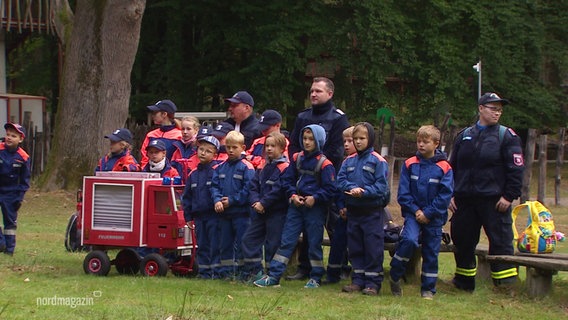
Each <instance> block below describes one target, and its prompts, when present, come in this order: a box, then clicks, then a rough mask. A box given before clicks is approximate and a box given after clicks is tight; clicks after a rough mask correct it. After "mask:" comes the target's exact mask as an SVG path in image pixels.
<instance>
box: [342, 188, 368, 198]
mask: <svg viewBox="0 0 568 320" xmlns="http://www.w3.org/2000/svg"><path fill="white" fill-rule="evenodd" d="M363 192H365V189H363V188H359V187H357V188H353V189H351V190H349V191H346V192H345V194H347V195H350V196H352V197H353V198H361V197H362V196H363Z"/></svg>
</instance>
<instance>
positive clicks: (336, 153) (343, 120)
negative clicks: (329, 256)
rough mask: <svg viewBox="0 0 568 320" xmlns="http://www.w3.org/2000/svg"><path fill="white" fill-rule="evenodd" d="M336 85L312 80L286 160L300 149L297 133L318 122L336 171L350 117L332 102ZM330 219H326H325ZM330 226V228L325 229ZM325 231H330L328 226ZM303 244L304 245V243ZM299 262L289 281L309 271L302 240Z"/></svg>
mask: <svg viewBox="0 0 568 320" xmlns="http://www.w3.org/2000/svg"><path fill="white" fill-rule="evenodd" d="M334 90H335V86H334V84H333V82H332V81H331V80H330V79H328V78H325V77H316V78H314V79H313V81H312V86H311V88H310V102H311V104H312V107H311V108H308V109H306V110H304V111H302V112H300V113H299V114H298V116H297V117H296V121H295V123H294V128H293V129H292V133H290V146H289V147H288V154H289V157H288V158H289V159H292V158H291V157H292V155H293V154H294V153H296V152H299V151H301V148H300V134H301V133H302V132H301V130H302V128H304V127H305V126H307V125H310V124H317V125H320V126H322V127H323V128H324V130H325V133H326V136H327V140H326V141H325V144H324V146H323V149H322V152H323V154H324V155H325V156H326V157H327V158H328V159H329V161H331V163H333V166H334V167H335V172H339V168H340V167H341V163H342V162H343V130H345V129H347V128H348V127H349V120H348V119H347V116H346V115H345V113H343V111H341V110H340V109H337V108H336V107H335V105H334V104H333V101H332V98H333V92H334ZM328 220H329V218H328ZM328 227H330V228H328ZM326 228H327V229H328V234H329V231H330V230H333V227H332V226H328V225H327V224H326ZM331 236H332V235H331ZM304 243H306V244H304ZM298 260H299V262H300V265H299V266H298V269H297V272H296V274H294V275H292V276H288V277H286V279H288V280H299V279H303V278H306V277H307V275H308V274H309V272H310V264H309V259H308V256H307V242H306V241H305V242H303V245H302V246H301V249H300V256H299V259H298Z"/></svg>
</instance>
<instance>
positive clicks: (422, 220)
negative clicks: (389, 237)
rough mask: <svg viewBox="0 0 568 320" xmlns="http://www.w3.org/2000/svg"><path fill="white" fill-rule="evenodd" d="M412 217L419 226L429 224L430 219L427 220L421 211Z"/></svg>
mask: <svg viewBox="0 0 568 320" xmlns="http://www.w3.org/2000/svg"><path fill="white" fill-rule="evenodd" d="M414 215H415V216H416V221H418V222H419V223H421V224H427V223H430V219H428V218H427V217H426V215H424V212H423V211H422V210H418V211H416V213H415V214H414Z"/></svg>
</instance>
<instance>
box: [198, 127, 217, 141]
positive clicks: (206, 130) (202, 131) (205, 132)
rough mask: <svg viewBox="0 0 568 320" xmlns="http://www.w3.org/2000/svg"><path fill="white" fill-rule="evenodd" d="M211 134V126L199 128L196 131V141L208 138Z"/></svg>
mask: <svg viewBox="0 0 568 320" xmlns="http://www.w3.org/2000/svg"><path fill="white" fill-rule="evenodd" d="M212 133H213V127H212V126H209V125H202V126H201V127H199V130H198V131H197V140H199V139H201V138H203V137H206V136H210V135H211V134H212Z"/></svg>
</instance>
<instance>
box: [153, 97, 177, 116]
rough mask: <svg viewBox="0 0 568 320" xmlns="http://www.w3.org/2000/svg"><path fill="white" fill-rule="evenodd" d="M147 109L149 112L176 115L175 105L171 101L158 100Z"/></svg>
mask: <svg viewBox="0 0 568 320" xmlns="http://www.w3.org/2000/svg"><path fill="white" fill-rule="evenodd" d="M147 108H148V109H150V110H151V111H165V112H167V113H176V111H177V107H176V105H175V103H174V102H173V101H171V100H160V101H158V102H156V103H155V104H153V105H151V106H148V107H147Z"/></svg>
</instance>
